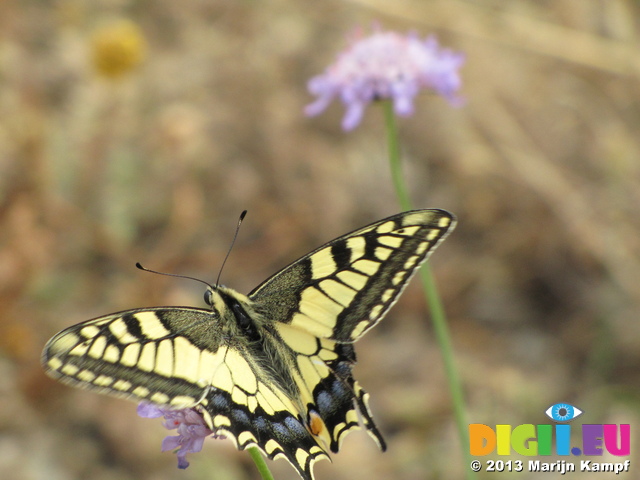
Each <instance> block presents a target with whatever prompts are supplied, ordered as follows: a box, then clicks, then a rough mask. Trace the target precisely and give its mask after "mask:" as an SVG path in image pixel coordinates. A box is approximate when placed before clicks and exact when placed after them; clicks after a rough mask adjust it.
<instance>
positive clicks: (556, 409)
mask: <svg viewBox="0 0 640 480" xmlns="http://www.w3.org/2000/svg"><path fill="white" fill-rule="evenodd" d="M544 413H546V414H547V417H549V418H550V419H551V420H553V421H555V422H570V421H571V420H573V419H575V418H577V417H579V416H580V415H582V410H580V409H579V408H578V407H574V406H573V405H571V404H569V403H556V404H554V405H551V406H550V407H549V408H547V409H546V410H545V412H544Z"/></svg>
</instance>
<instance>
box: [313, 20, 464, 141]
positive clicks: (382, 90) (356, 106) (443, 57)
mask: <svg viewBox="0 0 640 480" xmlns="http://www.w3.org/2000/svg"><path fill="white" fill-rule="evenodd" d="M463 63H464V55H463V54H461V53H456V52H453V51H452V50H449V49H444V48H440V46H439V44H438V40H437V39H436V37H435V36H430V37H427V38H426V39H424V40H422V39H420V38H419V37H418V36H417V35H416V34H414V33H410V34H408V35H400V34H398V33H396V32H382V31H377V32H375V33H374V34H373V35H370V36H369V37H366V38H360V39H356V40H354V41H352V43H351V45H350V46H349V47H348V48H347V49H346V50H345V51H343V52H341V53H340V54H339V55H338V58H337V59H336V61H335V63H333V64H332V65H330V66H329V67H328V68H327V69H326V70H325V72H324V73H323V74H322V75H318V76H316V77H313V78H312V79H311V80H310V81H309V83H308V85H307V86H308V89H309V91H310V92H311V93H312V94H313V95H315V96H316V97H317V98H316V100H315V102H313V103H311V104H310V105H307V107H306V108H305V113H306V115H309V116H315V115H318V114H319V113H321V112H322V111H323V110H324V109H325V108H326V107H327V106H328V105H329V103H331V101H332V100H333V99H334V98H335V97H339V98H340V99H341V100H342V103H344V104H345V106H346V109H347V111H346V113H345V116H344V118H343V120H342V128H343V129H344V130H352V129H353V128H355V127H356V126H357V125H358V123H360V120H361V119H362V115H363V113H364V109H365V107H366V106H367V104H368V103H370V102H372V101H374V100H381V99H387V98H388V99H391V100H392V101H393V107H394V110H395V113H396V114H397V115H400V116H408V115H411V114H412V113H413V99H414V97H415V96H416V95H417V94H418V93H419V92H420V90H421V89H430V90H433V91H435V92H436V93H438V94H440V95H442V96H443V97H445V98H446V99H447V100H448V101H449V102H450V103H451V104H452V105H460V104H461V103H462V99H461V98H460V97H458V96H457V95H456V92H457V90H458V89H459V88H460V85H461V80H460V75H459V73H458V69H459V68H460V66H462V64H463Z"/></svg>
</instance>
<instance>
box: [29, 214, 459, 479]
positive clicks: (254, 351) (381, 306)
mask: <svg viewBox="0 0 640 480" xmlns="http://www.w3.org/2000/svg"><path fill="white" fill-rule="evenodd" d="M454 225H455V219H454V217H453V216H452V215H451V214H449V213H448V212H445V211H442V210H416V211H411V212H405V213H401V214H398V215H394V216H392V217H389V218H386V219H384V220H380V221H379V222H376V223H373V224H371V225H368V226H366V227H363V228H361V229H359V230H356V231H354V232H352V233H349V234H346V235H343V236H342V237H339V238H337V239H335V240H333V241H331V242H329V243H327V244H325V245H323V246H321V247H319V248H318V249H316V250H314V251H313V252H311V253H310V254H308V255H305V256H304V257H302V258H301V259H299V260H297V261H295V262H294V263H292V264H291V265H289V266H288V267H286V268H284V269H283V270H281V271H280V272H279V273H276V274H275V275H273V276H272V277H270V278H269V279H267V280H265V281H264V282H263V283H262V284H261V285H260V286H259V287H257V288H256V289H255V290H253V292H251V293H250V294H249V296H248V297H247V296H244V295H242V294H240V293H238V292H235V291H233V290H231V289H228V288H226V287H222V286H217V287H215V288H214V289H212V290H211V292H210V293H211V296H210V297H209V298H210V300H211V301H210V302H208V303H210V305H211V308H210V309H199V308H190V307H158V308H143V309H136V310H129V311H124V312H119V313H114V314H111V315H106V316H104V317H99V318H96V319H93V320H89V321H86V322H83V323H80V324H78V325H75V326H72V327H69V328H67V329H66V330H63V331H62V332H60V333H58V334H57V335H56V336H54V337H53V338H52V339H51V340H50V341H49V342H48V343H47V345H46V346H45V348H44V351H43V355H42V363H43V366H44V368H45V370H46V372H47V373H48V374H49V375H51V376H52V377H54V378H57V379H59V380H62V381H64V382H66V383H69V384H71V385H74V386H79V387H83V388H88V389H91V390H95V391H98V392H100V393H107V394H111V395H116V396H121V397H128V398H130V399H133V400H141V401H147V402H152V403H155V404H158V405H161V406H168V407H170V408H196V409H197V410H198V411H199V412H200V413H201V414H202V416H203V418H204V420H205V421H206V423H207V425H208V426H209V427H210V428H211V429H212V430H214V431H216V432H217V433H220V434H224V435H226V436H229V437H231V438H232V439H233V440H234V441H235V443H236V445H237V446H238V448H240V449H245V448H247V447H250V446H257V447H258V448H260V450H262V452H263V453H264V454H265V455H267V456H268V457H269V458H271V459H274V458H286V459H287V460H288V461H289V462H291V464H292V465H293V466H294V467H295V468H296V470H297V471H298V473H299V474H300V476H301V477H302V478H303V479H305V480H312V479H313V470H312V467H313V464H314V463H315V462H316V461H318V460H320V459H323V458H329V456H328V453H327V452H328V451H332V452H337V451H338V450H339V449H340V445H341V443H342V441H343V439H344V437H345V436H346V435H347V434H348V433H349V432H350V431H352V430H354V429H358V428H365V429H366V430H367V431H368V433H369V434H370V435H371V436H372V437H373V438H374V439H375V440H376V442H377V443H378V445H379V446H380V447H381V448H382V449H383V450H384V448H385V444H384V440H383V438H382V435H381V434H380V432H379V431H378V429H377V427H376V425H375V423H374V421H373V417H372V415H371V412H370V410H369V407H368V394H367V393H366V392H365V391H364V390H363V389H362V388H361V387H360V385H359V384H358V382H357V381H356V380H355V379H354V378H353V374H352V369H353V365H354V363H355V352H354V349H353V345H352V342H354V341H355V340H357V339H358V338H360V337H361V336H362V335H363V334H364V333H365V332H366V331H368V330H369V329H370V328H371V327H373V326H374V325H375V324H376V323H377V322H379V321H380V320H381V319H382V317H383V316H384V315H385V313H386V312H387V310H388V309H389V307H390V306H391V305H392V304H393V303H394V302H395V301H396V299H397V297H398V295H399V294H400V293H401V292H402V290H403V289H404V287H405V286H406V285H407V283H408V282H409V280H410V278H411V276H412V275H413V273H414V272H415V270H416V269H417V268H418V266H419V265H420V264H421V263H422V262H424V261H425V259H426V258H427V257H428V256H429V254H430V253H431V252H432V251H433V249H434V248H435V247H436V246H437V245H438V244H439V243H440V242H441V241H442V240H443V239H444V238H445V236H446V235H447V233H448V232H449V231H451V229H452V228H453V227H454Z"/></svg>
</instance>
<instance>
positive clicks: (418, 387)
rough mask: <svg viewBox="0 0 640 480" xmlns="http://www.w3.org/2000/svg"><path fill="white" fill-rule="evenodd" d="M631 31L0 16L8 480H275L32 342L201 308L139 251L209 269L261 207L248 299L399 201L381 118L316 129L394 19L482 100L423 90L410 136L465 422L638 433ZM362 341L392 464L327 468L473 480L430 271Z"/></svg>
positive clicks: (95, 7) (0, 456)
mask: <svg viewBox="0 0 640 480" xmlns="http://www.w3.org/2000/svg"><path fill="white" fill-rule="evenodd" d="M639 15H640V5H639V4H638V2H637V1H631V0H628V1H624V0H605V1H603V0H599V1H596V0H572V1H571V0H565V1H563V0H553V1H548V0H547V1H540V0H530V1H506V0H502V1H500V0H493V1H492V0H475V1H473V0H469V1H444V0H442V1H418V0H413V1H411V0H407V1H405V0H400V1H394V2H385V1H382V0H352V1H337V0H327V1H322V2H313V3H312V2H292V1H282V0H272V1H270V2H252V1H215V0H209V1H205V0H182V1H180V2H175V1H171V0H155V1H137V2H135V1H128V0H111V1H108V0H102V1H94V2H89V1H82V0H60V1H55V2H39V1H33V0H31V1H29V0H22V1H19V0H13V1H11V0H4V1H0V391H1V393H0V395H1V397H0V398H1V399H2V408H1V409H0V477H2V478H3V479H7V480H14V479H15V480H32V479H48V480H57V479H86V478H91V479H92V480H111V479H122V480H129V479H141V480H164V479H179V480H192V479H216V480H226V479H230V480H231V479H255V478H257V474H256V473H255V468H254V467H253V465H252V464H251V462H250V460H249V457H248V455H247V454H245V453H242V452H240V453H239V452H236V451H235V449H234V448H233V446H232V445H231V443H230V441H226V442H222V441H214V440H207V442H206V443H205V447H204V451H203V452H202V453H201V454H197V455H191V456H190V460H191V466H190V467H189V469H188V470H186V471H179V470H177V468H176V459H175V456H174V455H172V454H171V453H164V454H163V453H160V451H159V450H160V442H161V439H162V438H163V437H164V435H165V434H166V433H167V432H166V431H165V430H164V429H163V428H162V427H161V426H160V421H159V420H148V419H141V418H138V417H136V414H135V405H134V404H133V403H128V402H125V401H121V400H113V399H110V398H106V397H102V396H99V395H95V394H93V393H88V392H83V391H76V390H74V389H71V388H68V387H66V386H62V385H60V384H57V383H56V382H54V381H52V380H49V379H48V378H46V377H45V376H44V374H43V373H42V371H41V368H40V365H39V355H40V351H41V348H42V346H43V345H44V343H45V342H46V340H47V339H48V338H49V337H50V336H52V335H53V334H54V333H56V332H57V331H58V330H60V329H62V328H64V327H66V326H69V325H71V324H74V323H77V322H80V321H82V320H86V319H89V318H92V317H95V316H98V315H102V314H106V313H109V312H112V311H117V310H123V309H128V308H134V307H140V306H153V305H193V306H198V305H203V303H202V300H201V298H202V297H201V295H202V288H201V287H202V286H201V285H199V284H196V283H193V282H189V281H184V280H179V279H171V278H166V277H160V276H157V275H151V274H146V273H143V272H140V271H138V270H136V269H135V267H134V263H135V262H136V261H140V262H141V263H142V264H143V265H146V266H148V267H149V268H154V269H157V270H162V271H167V272H175V273H182V274H186V275H193V276H197V277H200V278H202V279H204V280H208V281H215V277H216V275H217V273H218V271H219V269H220V265H221V262H222V259H223V257H224V255H225V253H226V251H227V249H228V247H229V243H230V240H231V237H232V235H233V231H234V227H235V223H236V220H237V217H238V215H239V213H240V212H241V211H242V210H243V209H248V210H249V214H248V216H247V218H246V220H245V222H244V224H243V227H242V230H241V232H240V235H239V239H238V241H237V243H236V245H235V247H234V250H233V253H232V255H231V258H230V260H229V262H228V263H227V266H226V268H225V270H224V272H223V274H222V281H223V283H224V284H226V285H229V286H233V287H234V288H237V289H238V290H240V291H242V292H247V291H249V290H250V289H251V288H253V287H254V286H255V285H257V284H258V283H259V282H260V281H262V280H263V279H264V278H265V277H266V276H267V275H269V274H271V273H273V272H275V271H276V270H277V269H279V268H281V267H282V266H284V265H286V264H287V263H288V262H290V261H292V260H294V259H296V258H297V257H299V256H300V255H302V254H304V253H306V252H307V251H309V250H310V249H311V248H314V247H316V246H318V245H319V244H321V243H322V242H324V241H327V240H330V239H332V238H333V237H335V236H337V235H340V234H342V233H345V232H346V231H349V230H351V229H354V228H356V227H359V226H361V225H364V224H366V223H368V222H370V221H374V220H377V219H380V218H382V217H384V216H387V215H390V214H393V213H396V212H397V211H398V207H397V202H396V200H395V197H394V194H393V190H392V187H391V182H390V178H389V173H388V165H387V161H386V153H385V152H386V150H385V147H386V146H385V143H384V141H383V138H384V137H383V130H382V118H381V117H382V115H381V111H380V109H378V108H377V107H373V108H369V109H368V111H367V113H366V115H365V120H364V122H363V124H362V125H360V126H359V127H358V128H357V129H356V130H355V131H354V132H352V133H349V134H345V133H344V132H342V131H341V130H340V127H339V122H340V118H341V117H342V114H343V109H342V107H341V106H339V105H335V104H334V105H332V106H331V108H330V109H329V110H328V112H326V113H325V114H323V115H321V116H319V117H317V118H313V119H308V118H305V117H304V116H303V115H302V109H303V107H304V105H306V104H308V103H310V102H311V101H312V98H311V96H310V95H309V94H308V93H307V91H306V82H307V80H308V79H309V78H310V77H311V76H313V75H316V74H318V73H320V72H321V71H322V70H323V69H324V68H325V66H326V65H327V64H328V63H329V62H331V61H332V60H333V59H334V57H335V55H336V54H337V52H338V51H339V50H340V49H342V48H343V47H344V46H345V45H346V38H347V36H348V34H349V33H350V32H352V31H353V29H355V28H356V27H358V26H360V27H364V28H365V29H369V28H370V26H372V25H373V24H374V23H375V22H379V23H380V24H381V25H382V26H383V27H384V28H386V29H395V30H398V31H401V32H407V31H410V30H415V31H417V32H418V33H419V34H420V35H421V36H426V35H428V34H430V33H436V34H437V35H438V36H439V38H440V40H441V42H442V44H443V45H444V46H447V47H450V48H453V49H455V50H457V51H463V52H464V53H465V54H466V56H467V63H466V64H465V66H464V67H463V69H462V74H463V78H464V88H463V91H462V92H461V93H462V94H463V95H464V96H465V97H466V99H467V103H466V106H465V107H463V108H461V109H452V108H451V107H450V106H449V105H448V104H447V103H446V102H445V101H444V100H442V99H441V98H439V97H435V96H430V95H427V94H423V95H421V96H420V97H419V99H418V102H417V111H416V114H415V115H414V116H413V117H411V118H408V119H403V120H401V121H400V128H401V134H402V138H403V149H404V153H405V162H406V163H405V169H406V172H407V178H408V179H409V181H410V185H411V190H412V198H413V201H414V204H415V205H416V206H420V207H440V208H445V209H447V210H450V211H452V212H454V213H455V214H456V215H457V216H458V218H459V226H458V228H457V229H456V230H455V232H454V233H453V234H452V235H451V236H450V237H449V239H448V240H447V241H446V242H445V243H444V244H443V245H442V246H441V247H440V249H439V250H438V252H437V253H436V254H435V255H434V257H433V260H432V267H433V269H434V272H435V275H436V277H437V280H438V284H439V288H440V291H441V294H442V296H443V300H444V304H445V306H446V309H447V312H448V315H449V320H450V325H451V330H452V335H453V341H454V346H455V350H456V359H457V364H458V366H459V369H460V374H461V377H462V380H463V382H464V387H465V392H466V398H467V401H468V421H469V422H470V423H486V424H488V425H495V424H497V423H506V424H512V425H517V424H521V423H534V424H536V423H551V421H550V420H549V419H548V418H547V417H546V416H545V415H544V413H543V412H544V410H545V409H546V408H547V407H548V406H549V405H551V404H553V403H557V402H560V401H565V402H570V403H572V404H574V405H576V406H578V407H579V408H580V409H582V410H583V411H584V412H585V414H584V417H583V419H584V422H585V423H630V424H632V442H635V445H637V444H638V441H639V440H640V438H639V437H638V430H639V429H640V422H639V419H640V322H639V318H638V317H639V313H640V312H639V309H638V301H639V297H640V269H639V264H640V213H639V207H640V128H639V125H640V85H639V82H638V80H639V77H640V49H639V48H638V39H639V38H638V37H639V24H638V23H639V19H640V16H639ZM123 22H124V23H123ZM114 39H115V40H114ZM114 45H116V46H115V47H114ZM117 45H120V47H117ZM96 55H98V58H97V59H96ZM358 353H359V364H358V366H357V368H356V377H357V378H358V379H359V380H360V382H361V383H362V385H363V386H364V387H365V388H366V389H367V390H368V391H369V392H370V393H371V397H372V398H371V406H372V409H373V411H374V413H375V416H376V418H377V420H378V422H379V425H380V427H381V430H382V431H383V433H384V434H385V436H386V439H387V442H388V444H389V451H388V452H387V453H385V454H380V453H379V452H378V451H377V449H376V446H375V445H374V443H373V442H372V441H371V440H370V439H369V438H368V436H367V435H365V434H364V433H353V434H351V435H350V436H349V437H348V438H347V439H346V441H345V443H344V446H343V451H342V452H341V453H340V454H338V455H334V456H333V460H334V464H333V465H332V464H329V463H328V462H322V463H319V464H318V465H317V466H316V475H317V477H318V479H319V480H322V479H328V478H333V479H384V478H394V479H396V480H414V479H416V480H421V479H439V478H447V479H449V478H461V477H462V474H463V472H464V470H465V469H466V468H467V465H465V464H464V463H463V460H462V457H461V454H460V447H459V444H458V439H457V437H456V435H455V430H454V427H453V420H452V417H451V402H450V398H449V395H448V391H447V387H446V381H445V379H444V377H443V373H442V366H441V360H440V356H439V351H438V349H437V347H436V345H435V344H434V340H433V335H432V332H431V326H430V322H429V320H428V313H427V309H426V307H425V304H424V300H423V298H422V295H421V291H420V288H419V285H418V282H415V281H414V284H412V286H411V288H409V289H408V290H407V291H406V292H405V295H404V296H403V298H402V299H401V301H400V302H399V303H398V305H397V306H396V307H395V308H394V309H393V310H392V312H391V313H390V315H389V316H388V317H387V319H386V320H385V321H384V322H382V324H381V325H380V326H379V327H378V328H376V329H374V330H373V331H372V332H371V333H370V334H368V335H367V336H366V337H365V338H364V339H363V340H362V341H361V342H360V343H359V344H358ZM632 445H633V443H632ZM636 450H637V449H636ZM493 458H497V457H493ZM510 459H515V457H510ZM552 459H553V460H555V458H552ZM605 459H608V461H614V460H615V459H612V458H611V457H605ZM525 460H526V458H525ZM568 460H575V459H568ZM638 460H640V459H638V457H637V455H636V456H635V457H634V458H632V461H638ZM270 466H272V471H273V472H274V474H275V475H276V478H282V479H289V478H291V479H294V478H297V476H296V474H295V472H294V470H293V469H292V468H291V467H290V466H289V465H288V464H287V463H286V462H284V461H277V462H272V463H270ZM635 467H636V468H635V471H636V473H635V474H633V473H632V474H630V475H629V474H628V475H627V476H626V477H625V478H637V475H639V473H638V472H640V470H638V466H635ZM634 475H635V476H634ZM533 476H534V475H533V474H531V475H530V474H527V473H520V474H512V475H508V474H501V475H500V476H499V477H498V476H497V475H493V476H492V475H489V474H483V475H480V478H494V477H495V478H518V479H527V478H533ZM598 477H599V478H607V477H606V475H598ZM545 478H547V479H552V478H560V476H559V475H558V476H554V475H553V474H550V475H547V476H545ZM562 478H564V477H562Z"/></svg>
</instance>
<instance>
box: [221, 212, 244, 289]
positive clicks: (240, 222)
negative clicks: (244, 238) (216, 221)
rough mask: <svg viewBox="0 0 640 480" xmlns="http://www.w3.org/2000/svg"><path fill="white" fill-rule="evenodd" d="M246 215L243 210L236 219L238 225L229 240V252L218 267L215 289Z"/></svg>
mask: <svg viewBox="0 0 640 480" xmlns="http://www.w3.org/2000/svg"><path fill="white" fill-rule="evenodd" d="M246 214H247V211H246V210H243V211H242V213H241V214H240V218H239V219H238V225H237V226H236V233H234V234H233V240H231V245H230V246H229V250H228V251H227V254H226V255H225V257H224V260H223V261H222V265H221V266H220V271H219V272H218V278H216V283H215V285H216V287H217V286H218V285H220V275H222V269H223V268H224V265H225V263H227V259H228V258H229V255H230V254H231V250H232V249H233V245H234V244H235V243H236V238H238V232H239V231H240V225H242V220H244V217H245V215H246Z"/></svg>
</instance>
